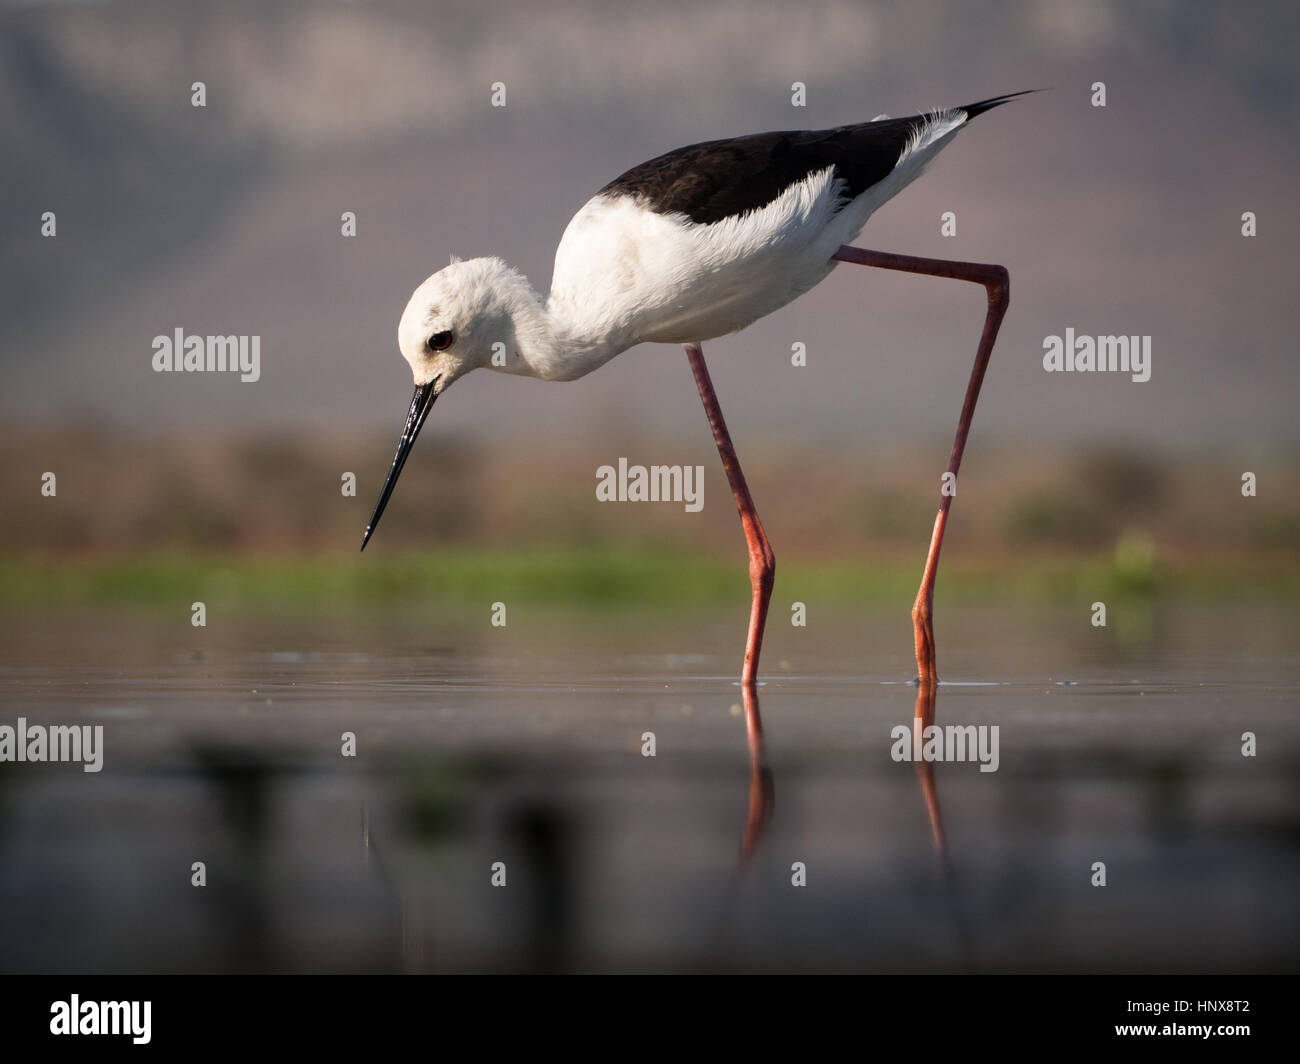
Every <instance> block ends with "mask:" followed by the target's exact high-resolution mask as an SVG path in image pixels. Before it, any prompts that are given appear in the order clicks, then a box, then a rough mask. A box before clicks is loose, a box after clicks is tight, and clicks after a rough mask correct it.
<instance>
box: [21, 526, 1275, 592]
mask: <svg viewBox="0 0 1300 1064" xmlns="http://www.w3.org/2000/svg"><path fill="white" fill-rule="evenodd" d="M920 573H921V562H920V559H917V560H915V561H913V562H903V561H902V560H899V559H886V560H870V559H862V560H833V561H827V560H795V561H788V562H782V561H779V560H778V564H777V587H778V590H779V589H780V588H781V587H783V586H784V587H787V588H794V587H797V588H798V589H799V594H800V596H801V597H808V598H815V599H817V600H819V601H823V602H845V603H853V602H862V601H871V600H879V601H894V602H896V601H899V600H908V601H910V597H911V596H912V595H914V594H915V592H916V586H917V582H918V580H919V579H920ZM485 589H491V593H492V594H493V595H499V596H508V597H510V598H511V599H513V600H530V601H539V600H544V601H554V602H564V603H571V604H575V605H586V606H600V605H603V604H618V603H622V602H633V601H634V602H636V603H638V604H641V605H656V604H662V605H673V604H680V603H682V602H712V601H731V600H734V599H735V598H736V597H737V596H741V597H743V596H745V595H746V594H747V593H748V590H749V585H748V576H747V569H746V565H745V559H744V555H743V551H740V552H737V555H736V556H733V557H723V556H718V555H714V554H712V553H702V554H696V553H686V552H681V551H668V550H639V549H627V550H598V551H590V550H545V551H524V552H505V551H500V550H474V549H466V548H461V549H452V550H442V551H439V552H438V553H437V554H436V555H432V554H428V553H424V554H419V555H412V554H406V555H402V556H400V557H392V556H388V557H375V558H371V557H367V556H358V555H353V554H348V555H344V556H316V557H309V558H292V557H277V556H266V557H248V556H245V555H192V556H180V555H171V556H160V557H156V558H147V559H145V558H137V557H118V556H104V557H99V558H83V559H67V558H58V557H53V556H49V557H43V558H27V559H24V560H22V561H15V560H13V559H0V607H16V606H22V605H24V604H30V603H67V602H82V601H84V602H105V601H116V602H137V603H153V602H164V601H175V600H177V599H181V600H183V601H185V602H186V603H188V602H190V601H191V600H197V599H202V600H204V601H207V602H209V603H212V602H224V603H246V604H249V605H258V604H273V603H276V602H286V603H308V604H310V603H313V602H320V603H331V602H332V603H339V602H349V601H350V602H357V603H361V602H367V601H370V602H376V601H393V600H403V599H411V600H417V599H425V600H429V601H442V602H445V603H449V604H455V603H470V602H475V603H476V602H481V601H482V598H483V595H484V593H485ZM938 590H939V594H940V595H941V596H942V597H944V598H946V599H948V600H953V599H962V598H967V599H990V598H1028V599H1038V600H1046V601H1061V602H1072V601H1077V600H1078V597H1079V596H1080V595H1081V594H1082V595H1091V596H1094V597H1095V596H1112V597H1124V596H1145V595H1162V596H1164V595H1170V596H1195V597H1219V596H1225V597H1226V596H1235V595H1259V594H1267V595H1271V596H1286V597H1290V596H1295V595H1297V594H1300V567H1297V566H1296V565H1295V564H1294V563H1290V564H1277V563H1269V562H1261V561H1259V560H1249V561H1247V560H1227V559H1220V560H1216V561H1206V560H1204V559H1197V560H1192V561H1181V562H1178V561H1165V562H1161V561H1159V560H1157V559H1156V558H1155V556H1154V553H1153V551H1152V550H1151V548H1150V544H1149V543H1147V542H1145V541H1143V540H1142V539H1141V538H1140V537H1137V538H1132V539H1127V540H1125V541H1124V542H1123V543H1122V544H1121V545H1120V547H1119V548H1118V549H1117V550H1116V551H1115V552H1113V553H1111V554H1109V555H1106V556H1093V557H1089V558H1087V559H1082V560H1081V559H1077V558H1037V559H1024V558H1009V557H1004V558H1002V559H982V560H979V561H970V560H967V559H960V560H953V561H951V562H948V563H945V564H944V565H943V567H942V568H941V569H940V574H939V586H938Z"/></svg>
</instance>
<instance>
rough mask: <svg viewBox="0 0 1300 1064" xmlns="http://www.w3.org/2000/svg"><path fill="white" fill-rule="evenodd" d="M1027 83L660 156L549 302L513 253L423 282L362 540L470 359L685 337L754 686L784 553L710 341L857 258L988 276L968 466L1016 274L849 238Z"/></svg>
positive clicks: (602, 224) (589, 227) (533, 369)
mask: <svg viewBox="0 0 1300 1064" xmlns="http://www.w3.org/2000/svg"><path fill="white" fill-rule="evenodd" d="M1021 95H1024V94H1023V93H1011V94H1009V95H1006V96H997V97H993V98H992V99H988V100H981V101H980V102H979V103H973V104H967V105H966V106H965V107H954V108H950V109H948V110H941V111H934V112H930V113H928V114H923V115H915V116H913V117H911V118H894V119H887V118H884V117H881V118H878V119H876V120H875V121H872V122H864V123H861V124H858V125H850V126H839V127H837V128H835V129H825V130H814V131H796V132H786V133H756V134H753V135H751V136H746V137H736V138H733V139H730V140H714V141H708V142H706V143H703V144H694V145H691V146H689V147H686V148H679V149H677V150H676V151H671V152H669V153H668V154H667V155H661V156H659V157H658V158H655V159H651V160H650V161H649V162H645V163H642V164H641V165H640V166H636V167H633V168H632V169H631V170H629V171H628V172H627V173H625V174H623V176H622V177H618V178H615V179H614V180H613V181H611V182H610V183H609V184H608V185H606V186H605V187H604V188H602V189H601V190H600V191H599V192H597V193H596V195H595V196H593V197H592V198H591V199H590V200H589V201H588V202H587V203H586V204H585V205H584V206H583V207H582V209H581V210H579V211H578V213H577V214H575V215H574V216H573V219H572V220H571V221H570V222H569V225H568V227H567V228H566V229H565V231H564V236H563V238H562V239H561V240H560V246H559V248H558V249H557V250H556V252H555V271H554V275H553V277H552V280H551V292H550V295H549V296H548V297H547V298H546V299H542V298H541V297H540V296H539V295H538V294H537V292H535V291H534V290H533V288H532V287H531V286H530V285H529V283H528V280H527V278H525V277H524V276H523V274H521V273H519V272H518V271H517V270H515V269H513V268H511V267H510V266H508V265H507V264H506V263H505V262H503V261H502V260H501V259H498V258H478V259H467V260H464V261H461V260H456V259H453V260H452V263H451V265H449V266H448V267H446V269H443V270H439V271H438V272H437V273H435V274H434V275H433V276H432V277H430V278H428V280H426V281H425V282H424V283H423V284H421V285H420V287H419V288H417V289H416V290H415V293H414V294H413V295H412V296H411V299H410V302H409V303H408V304H407V306H406V310H405V311H404V312H403V314H402V319H401V322H400V324H399V325H398V328H397V342H398V347H399V348H400V350H401V353H402V357H403V358H405V359H406V361H407V362H408V363H410V366H411V372H412V374H413V375H414V378H415V396H414V398H413V399H412V400H411V409H410V412H409V413H408V414H407V417H406V427H405V428H404V429H403V430H402V435H401V438H400V439H399V440H398V443H397V453H396V454H395V455H394V457H393V464H392V468H390V469H389V471H388V479H387V480H386V481H385V482H384V487H383V490H382V491H381V492H380V495H379V500H378V502H376V504H375V510H374V513H373V514H372V515H371V518H370V524H369V525H368V526H367V528H366V532H365V536H364V538H363V540H362V543H361V548H362V550H364V549H365V546H366V543H367V542H369V540H370V536H371V534H372V533H373V532H374V530H375V526H376V525H377V524H378V523H379V518H380V516H381V515H382V514H383V512H384V507H385V506H386V505H387V504H388V499H389V496H390V495H391V494H392V492H393V486H394V485H395V484H396V483H397V477H398V475H399V474H400V473H401V471H402V467H403V466H404V465H405V464H406V459H407V457H408V455H409V454H410V453H411V447H412V446H413V445H414V443H415V438H416V436H417V435H418V434H419V432H420V429H421V427H423V425H424V421H425V418H426V417H427V416H428V413H429V410H430V408H431V407H432V406H433V404H434V401H435V400H436V399H437V398H438V396H439V395H441V394H442V393H443V392H445V391H446V390H447V388H449V387H450V386H451V384H452V383H453V382H454V381H456V380H457V379H459V378H460V377H462V376H464V375H465V374H466V373H468V372H469V371H470V370H473V369H479V368H486V369H495V370H498V371H499V372H502V373H514V374H523V375H526V376H530V377H537V378H539V379H541V380H547V381H571V380H576V379H577V378H578V377H582V376H584V375H585V374H587V373H590V372H591V371H592V370H594V369H596V368H597V367H599V366H602V365H604V364H605V363H606V362H608V361H609V360H610V359H612V358H613V357H614V356H615V355H618V354H620V353H621V352H623V351H626V350H627V349H628V348H630V347H634V346H635V345H637V344H641V343H664V344H682V345H683V346H684V347H685V348H686V356H687V359H688V360H689V362H690V366H691V370H692V372H693V373H694V375H695V383H696V386H697V387H698V388H699V392H700V398H701V399H702V400H703V402H704V410H705V413H706V414H707V415H708V418H709V426H710V427H711V428H712V430H713V438H714V441H715V442H716V443H717V446H718V453H719V454H720V455H721V456H722V466H723V469H724V470H725V471H726V474H727V480H728V482H729V483H730V485H731V491H732V494H733V495H734V496H735V499H736V506H737V508H738V509H739V511H740V521H741V524H742V525H743V526H744V530H745V539H746V541H747V543H748V545H749V575H750V581H751V584H752V587H753V601H752V605H751V608H750V616H749V631H748V636H747V639H746V643H745V662H744V667H743V671H742V673H741V682H742V683H743V684H745V685H746V686H749V685H752V684H754V683H755V682H756V680H757V676H758V656H759V651H760V649H761V647H762V642H763V627H764V623H765V621H766V618H767V605H768V599H769V598H770V596H771V593H772V582H773V577H774V575H775V571H776V560H775V556H774V555H773V553H772V548H771V547H770V546H769V545H768V541H767V536H766V535H765V534H764V532H763V526H762V523H761V522H760V521H759V519H758V511H757V510H756V509H755V508H754V501H753V499H751V498H750V494H749V488H748V486H747V485H746V484H745V476H744V474H743V473H742V472H741V469H740V462H739V460H738V459H737V457H736V451H735V448H734V447H733V446H732V444H731V437H730V435H729V434H728V432H727V426H726V422H725V421H724V420H723V417H722V409H721V407H720V406H719V405H718V397H717V395H716V394H715V393H714V390H713V382H712V381H711V380H710V379H709V371H708V368H707V367H706V366H705V364H704V354H703V352H702V350H701V348H700V345H701V343H703V342H704V341H705V340H710V339H713V338H715V337H718V336H722V335H724V334H726V333H730V332H735V331H736V330H738V329H742V328H744V327H745V326H746V325H748V324H750V322H753V321H756V320H757V319H758V318H761V317H763V316H765V315H767V314H770V313H772V311H774V310H776V309H778V308H779V307H783V306H784V305H785V304H787V303H789V302H790V301H791V300H792V299H794V298H796V297H797V296H799V295H801V294H802V293H804V292H806V291H808V290H809V289H810V288H812V287H813V286H814V285H815V284H817V283H818V282H819V281H821V280H822V279H823V278H825V277H826V276H827V275H828V274H829V273H830V272H831V270H833V269H834V268H835V266H836V265H837V264H838V263H841V262H850V263H854V264H857V265H860V266H877V267H880V268H883V269H887V270H903V271H906V272H908V273H921V274H929V275H930V276H933V277H951V278H955V279H957V280H962V281H972V282H974V283H976V284H980V285H983V286H984V288H985V289H986V290H987V292H988V311H987V313H986V315H985V319H984V330H983V334H982V335H981V337H980V342H979V348H978V351H977V353H976V356H975V367H974V369H973V370H972V372H971V376H970V383H969V385H968V386H967V389H966V399H965V402H964V403H963V405H962V409H961V415H960V417H959V419H958V423H957V435H956V439H955V440H954V441H953V446H952V454H951V457H950V459H949V462H948V472H949V473H951V474H953V476H954V477H955V475H956V473H957V470H958V467H959V466H960V464H961V457H962V451H963V450H964V449H965V446H966V436H967V434H968V433H969V431H970V425H971V417H972V415H973V414H974V412H975V401H976V399H977V398H978V396H979V390H980V385H981V383H982V382H983V379H984V371H985V369H986V368H987V366H988V361H989V355H990V354H991V353H992V350H993V342H994V339H995V338H996V336H997V332H998V327H999V326H1000V325H1001V323H1002V318H1003V315H1004V314H1005V313H1006V309H1007V299H1008V276H1007V271H1006V270H1005V269H1004V268H1003V267H1001V266H992V265H985V264H982V263H973V262H950V261H947V260H944V259H925V258H916V257H914V256H911V255H896V254H891V253H887V252H880V251H867V250H864V249H862V248H854V247H849V246H847V245H848V242H849V241H851V240H853V239H854V238H855V237H856V236H857V235H858V233H859V232H860V231H861V229H862V227H863V226H864V225H865V224H866V221H867V219H868V218H869V217H870V216H871V214H872V212H873V211H875V210H876V208H877V207H879V206H880V205H881V204H883V203H884V202H885V201H886V200H888V199H890V198H891V197H893V196H894V195H896V194H897V193H898V192H899V191H901V190H902V189H903V188H904V187H905V186H906V185H908V184H909V183H910V182H911V181H913V180H914V179H915V178H916V177H917V176H918V175H919V174H920V173H921V171H922V170H923V169H924V168H925V166H926V165H927V164H928V163H929V162H930V160H931V159H933V158H934V156H935V155H936V154H937V153H938V152H939V151H940V149H942V148H943V147H944V146H945V145H946V144H948V143H949V142H950V141H951V140H952V138H953V137H954V135H955V134H956V133H957V132H958V131H959V130H960V129H962V128H964V127H965V126H966V124H967V123H968V122H969V121H970V120H971V119H972V118H975V117H976V116H977V115H980V114H983V113H984V112H985V111H988V110H991V109H992V108H994V107H997V106H998V105H999V104H1003V103H1006V102H1007V101H1008V100H1010V99H1012V98H1013V97H1015V96H1021ZM951 505H952V494H951V493H949V492H943V493H941V495H940V500H939V513H938V516H937V517H936V518H935V522H934V532H933V534H932V536H931V539H930V550H929V553H928V554H927V556H926V560H925V569H924V571H923V575H922V577H921V587H920V590H919V591H918V592H917V596H916V602H915V604H914V605H913V607H912V625H913V633H914V638H915V648H916V669H917V678H918V680H919V682H920V683H921V684H922V685H927V684H932V683H933V682H934V681H935V678H936V674H935V648H934V626H933V621H932V618H931V614H932V607H933V603H934V581H935V573H936V571H937V568H938V563H939V550H940V548H941V547H942V545H943V530H944V523H945V521H946V519H947V516H948V509H949V507H950V506H951Z"/></svg>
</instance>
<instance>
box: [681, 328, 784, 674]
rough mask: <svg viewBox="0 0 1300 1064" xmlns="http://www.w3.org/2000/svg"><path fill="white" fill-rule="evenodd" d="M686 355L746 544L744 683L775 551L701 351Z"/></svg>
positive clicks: (751, 670)
mask: <svg viewBox="0 0 1300 1064" xmlns="http://www.w3.org/2000/svg"><path fill="white" fill-rule="evenodd" d="M686 357H687V358H688V359H689V360H690V363H691V372H692V373H694V374H695V385H696V387H697V388H699V390H700V399H701V400H702V401H703V402H704V412H705V413H706V414H707V415H708V416H709V428H711V429H712V430H713V442H714V443H716V444H717V445H718V454H719V455H721V456H722V468H723V469H724V470H726V473H727V483H729V484H730V485H731V494H732V495H734V496H735V499H736V509H737V510H739V511H740V523H741V525H743V526H744V529H745V542H746V543H748V544H749V582H750V584H751V585H752V587H753V589H754V599H753V604H752V605H751V606H750V610H749V635H748V637H747V638H746V640H745V667H744V669H743V671H742V672H741V674H740V682H741V683H742V684H744V685H745V686H747V687H748V686H752V685H753V684H754V683H755V682H756V681H757V679H758V655H759V651H760V650H762V648H763V626H764V625H765V624H766V622H767V603H768V600H769V599H770V598H771V597H772V581H773V579H774V578H775V576H776V555H775V554H773V553H772V548H771V546H770V545H769V544H768V542H767V535H766V534H765V533H764V532H763V525H762V522H760V521H759V519H758V511H757V510H756V509H754V500H753V499H751V498H750V497H749V486H748V485H747V484H746V483H745V474H744V473H742V472H741V469H740V460H739V459H738V458H737V457H736V449H735V448H734V447H733V446H732V445H731V436H730V435H729V434H728V433H727V423H726V422H725V421H724V420H723V419H722V408H721V407H720V406H718V396H717V394H716V393H715V392H714V391H713V381H711V380H710V379H709V369H708V367H707V366H706V365H705V364H704V352H703V351H701V350H700V345H699V344H687V345H686Z"/></svg>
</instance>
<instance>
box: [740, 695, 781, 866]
mask: <svg viewBox="0 0 1300 1064" xmlns="http://www.w3.org/2000/svg"><path fill="white" fill-rule="evenodd" d="M740 691H741V697H742V699H743V700H744V706H745V733H746V735H747V736H748V738H749V809H748V812H747V814H746V816H745V832H744V834H743V835H742V836H741V840H740V861H741V863H742V864H744V863H746V862H748V861H749V859H750V858H751V857H752V856H753V855H754V851H755V850H756V849H757V848H758V844H759V842H760V840H761V839H762V838H763V832H764V831H765V830H766V829H767V822H768V821H769V820H770V819H771V817H772V807H773V805H774V804H775V803H776V788H775V786H774V785H773V783H772V770H771V769H770V768H769V767H768V764H767V751H766V749H765V748H764V746H763V718H762V717H761V716H760V715H759V712H758V689H757V688H756V687H755V686H754V685H753V684H741V687H740Z"/></svg>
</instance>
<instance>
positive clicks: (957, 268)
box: [831, 245, 1011, 686]
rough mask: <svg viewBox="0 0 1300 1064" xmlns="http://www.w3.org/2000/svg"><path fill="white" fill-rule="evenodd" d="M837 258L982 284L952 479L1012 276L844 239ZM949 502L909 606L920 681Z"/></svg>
mask: <svg viewBox="0 0 1300 1064" xmlns="http://www.w3.org/2000/svg"><path fill="white" fill-rule="evenodd" d="M831 258H833V259H838V260H839V261H840V262H852V263H854V264H856V265H858V266H877V267H879V268H880V269H884V270H902V271H904V272H905V273H923V274H927V275H929V276H930V277H951V278H953V279H954V280H958V281H971V282H973V283H974V284H978V285H983V286H984V289H985V290H986V291H987V292H988V311H987V312H986V313H985V315H984V331H983V332H982V333H981V334H980V344H979V349H978V350H977V351H976V353H975V366H974V368H973V369H972V370H971V374H970V383H969V384H968V385H967V386H966V399H965V401H964V402H963V403H962V407H961V416H960V417H959V418H958V420H957V436H956V438H955V439H954V440H953V443H952V454H951V455H950V457H949V459H948V473H949V474H951V477H952V480H953V482H954V483H955V481H956V477H957V470H958V469H959V468H960V467H961V456H962V454H963V452H964V451H965V450H966V437H967V435H969V433H970V425H971V419H972V418H973V417H974V416H975V401H976V400H977V399H978V398H979V394H980V385H981V384H983V383H984V371H985V370H987V369H988V366H989V356H990V355H991V354H993V341H994V340H996V339H997V336H998V328H999V327H1000V326H1001V325H1002V318H1003V317H1004V316H1005V314H1006V312H1007V303H1008V301H1009V299H1010V291H1011V278H1010V277H1009V276H1008V274H1007V271H1006V267H1004V266H992V265H988V264H986V263H982V262H953V261H950V260H948V259H923V258H918V257H917V256H915V255H895V254H893V253H892V252H887V251H868V250H867V249H866V248H854V247H849V246H848V245H845V246H844V247H842V248H840V249H839V251H837V252H836V253H835V254H834V255H832V256H831ZM951 506H952V492H951V491H949V490H947V487H946V485H945V490H944V491H943V492H942V494H941V495H940V497H939V514H938V516H937V517H936V518H935V519H934V532H933V533H932V534H931V536H930V550H929V552H928V553H927V554H926V556H925V570H924V572H923V573H922V575H921V588H920V590H919V591H918V592H917V593H916V602H915V604H914V605H913V606H912V631H913V637H914V639H915V642H916V678H917V682H918V683H920V684H921V685H922V686H925V685H926V684H932V683H936V682H937V681H938V673H937V672H936V669H935V661H934V621H933V620H932V615H933V612H934V580H935V576H936V574H937V573H938V571H939V550H940V548H942V547H943V530H944V526H945V525H946V523H947V521H948V510H949V508H950V507H951Z"/></svg>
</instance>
